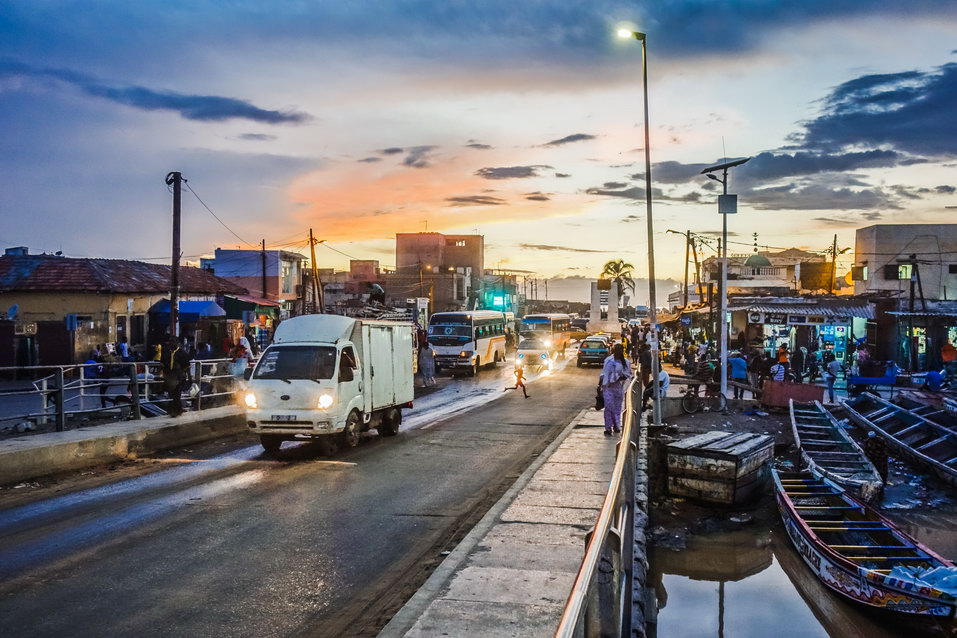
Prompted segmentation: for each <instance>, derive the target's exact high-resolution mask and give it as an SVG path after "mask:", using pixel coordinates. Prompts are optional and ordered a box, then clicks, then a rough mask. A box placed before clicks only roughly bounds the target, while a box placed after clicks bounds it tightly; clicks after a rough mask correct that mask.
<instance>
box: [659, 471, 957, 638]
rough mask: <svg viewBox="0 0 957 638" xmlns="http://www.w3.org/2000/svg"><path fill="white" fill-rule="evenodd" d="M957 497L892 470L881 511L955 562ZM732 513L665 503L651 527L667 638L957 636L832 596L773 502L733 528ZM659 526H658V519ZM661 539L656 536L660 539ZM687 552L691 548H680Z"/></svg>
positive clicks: (755, 509) (929, 480) (768, 501)
mask: <svg viewBox="0 0 957 638" xmlns="http://www.w3.org/2000/svg"><path fill="white" fill-rule="evenodd" d="M952 494H953V492H952V490H951V489H950V488H948V487H947V486H946V485H943V484H942V483H939V482H937V481H935V480H934V479H932V478H929V477H927V476H926V475H923V474H920V473H915V472H914V471H913V469H912V468H909V467H908V466H906V465H904V464H902V463H892V471H891V476H890V485H889V487H888V489H887V491H886V493H885V496H884V499H883V501H882V502H881V509H882V511H883V513H884V514H885V515H886V516H888V517H889V518H891V519H892V520H893V521H894V522H895V523H897V524H898V525H899V527H900V528H901V529H903V530H904V531H906V532H907V533H909V534H911V535H912V536H914V537H915V538H917V539H918V540H919V541H920V542H922V543H924V544H925V545H927V546H928V547H930V548H931V549H933V550H934V551H936V552H937V553H939V554H941V555H942V556H944V557H947V558H950V559H954V558H957V504H955V503H954V500H953V498H952ZM730 514H731V512H729V511H726V510H725V511H721V510H709V509H707V508H703V507H699V506H695V505H692V504H691V503H690V502H688V501H683V500H682V499H670V500H669V499H665V500H664V501H663V502H660V503H659V504H658V507H657V508H656V512H653V514H652V520H653V521H654V522H655V524H656V525H658V526H659V527H657V533H658V534H657V535H658V542H657V543H655V544H654V545H653V547H652V550H651V553H650V565H651V569H650V571H649V581H648V585H649V586H650V587H653V588H654V590H655V593H656V597H657V606H658V618H657V626H656V633H655V630H654V629H653V632H652V633H651V634H650V635H657V636H658V637H660V638H681V637H686V636H687V637H692V636H693V637H703V636H718V637H720V638H724V637H725V636H727V637H746V638H751V637H758V636H762V637H763V636H772V637H773V638H799V637H800V638H805V637H809V638H810V637H818V636H820V637H832V638H859V637H860V638H865V637H866V638H890V637H897V636H907V637H908V638H910V637H911V636H924V635H928V636H944V635H951V634H948V633H946V632H945V631H944V630H943V629H941V628H939V627H937V626H934V625H920V626H918V623H916V622H915V621H913V620H911V619H901V618H900V617H898V616H896V615H893V614H889V613H886V612H882V611H879V610H873V609H870V608H867V607H865V606H862V605H857V604H854V603H852V602H850V601H847V600H845V599H844V598H842V597H840V596H839V595H837V594H835V593H833V592H832V591H830V590H829V589H827V588H826V587H825V586H824V585H823V584H821V582H820V581H819V580H818V579H817V578H816V577H815V576H814V574H813V573H812V572H811V571H810V570H809V569H808V567H807V566H806V565H805V564H804V562H803V561H802V560H801V558H800V556H799V555H798V554H797V552H795V550H794V547H793V546H792V545H791V543H790V540H789V539H788V537H787V534H786V533H785V532H784V528H783V526H782V525H781V523H780V519H779V517H778V514H777V510H776V507H775V505H774V501H773V498H772V497H771V495H770V494H765V495H764V496H763V497H762V498H761V501H760V502H759V503H758V504H756V505H755V506H753V507H752V508H749V511H748V515H749V518H750V519H751V522H750V523H748V524H743V525H738V526H734V527H736V529H731V530H729V529H728V528H729V525H728V524H727V523H726V521H727V519H728V517H729V515H730ZM656 519H657V520H656ZM653 536H654V533H653ZM682 546H684V547H682Z"/></svg>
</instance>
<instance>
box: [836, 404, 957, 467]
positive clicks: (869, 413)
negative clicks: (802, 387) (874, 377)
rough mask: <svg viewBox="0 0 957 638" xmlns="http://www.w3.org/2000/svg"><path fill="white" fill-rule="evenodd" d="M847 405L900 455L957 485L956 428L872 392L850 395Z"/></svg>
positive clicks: (853, 415)
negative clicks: (851, 397) (953, 428)
mask: <svg viewBox="0 0 957 638" xmlns="http://www.w3.org/2000/svg"><path fill="white" fill-rule="evenodd" d="M844 407H845V408H846V409H847V414H848V416H849V417H850V418H851V420H852V421H853V422H854V423H856V424H857V425H858V426H860V427H862V428H865V429H867V430H873V431H874V432H876V433H877V434H878V435H879V436H881V437H883V438H884V440H885V441H887V445H888V447H889V448H890V449H891V450H893V451H894V453H895V454H896V455H897V456H900V457H902V458H905V459H908V460H909V461H912V462H914V463H916V464H918V465H923V466H924V467H927V468H929V469H930V470H932V471H933V472H934V473H935V474H936V475H937V476H939V477H940V478H941V479H943V480H944V481H946V482H948V483H950V484H951V485H957V433H955V432H954V431H953V430H951V429H949V428H945V427H944V426H942V425H939V424H937V423H934V422H933V421H929V420H928V419H926V418H924V417H922V416H920V415H919V414H915V413H914V412H913V411H911V410H906V409H904V408H902V407H901V406H899V405H895V404H894V403H892V402H890V401H888V400H886V399H882V398H881V397H878V396H875V395H873V394H871V393H869V392H864V393H863V394H861V395H860V396H857V397H854V398H853V399H847V400H846V401H844Z"/></svg>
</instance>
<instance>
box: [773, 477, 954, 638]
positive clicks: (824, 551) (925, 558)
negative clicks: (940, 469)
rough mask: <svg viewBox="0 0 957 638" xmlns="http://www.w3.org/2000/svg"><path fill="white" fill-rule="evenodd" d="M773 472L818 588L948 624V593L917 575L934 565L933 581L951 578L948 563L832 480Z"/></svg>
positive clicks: (794, 538) (788, 524)
mask: <svg viewBox="0 0 957 638" xmlns="http://www.w3.org/2000/svg"><path fill="white" fill-rule="evenodd" d="M772 476H773V478H774V487H775V496H776V498H777V503H778V510H779V511H780V513H781V519H782V520H783V522H784V528H785V530H786V531H787V534H788V537H789V538H790V539H791V542H792V543H793V544H794V547H795V549H796V550H797V552H798V554H800V556H801V558H803V559H804V562H805V563H806V564H807V565H808V567H810V568H811V571H812V572H814V574H815V575H816V576H817V577H818V579H820V580H821V582H822V583H824V585H826V586H827V587H828V588H830V589H832V590H834V591H835V592H837V593H839V594H841V595H843V596H845V597H847V598H849V599H851V600H854V601H856V602H859V603H863V604H865V605H870V606H872V607H878V608H882V609H887V610H889V611H894V612H898V613H902V614H913V615H917V616H927V617H931V618H933V619H935V620H946V621H949V622H950V623H953V620H954V611H955V609H957V598H955V596H954V590H953V589H952V588H950V587H947V586H945V585H939V586H938V585H931V584H928V582H925V581H924V580H923V578H924V575H927V576H926V577H927V578H931V574H932V572H931V570H935V569H936V568H941V569H936V571H935V572H933V575H934V578H935V579H938V580H935V581H934V582H939V579H940V577H941V576H942V575H946V576H952V577H953V579H957V568H955V567H954V565H953V563H951V562H950V561H948V560H946V559H944V558H942V557H940V556H938V555H937V554H935V553H934V552H932V551H931V550H930V549H928V548H926V547H924V546H923V545H921V544H920V543H918V542H917V541H916V540H914V539H913V538H911V537H910V536H908V535H907V534H905V533H904V532H902V531H900V530H899V529H897V528H896V527H894V525H893V524H892V523H891V522H890V521H888V520H887V519H886V518H884V517H883V516H881V515H880V514H878V513H877V512H876V511H875V510H874V509H872V508H870V507H868V506H867V505H865V504H864V502H863V501H860V500H858V499H856V498H854V497H853V496H851V495H850V494H848V493H847V492H845V490H844V489H843V488H841V487H840V486H838V485H837V484H836V483H834V482H832V481H829V480H827V479H822V478H818V477H815V476H814V475H813V474H811V473H810V472H778V471H777V470H772ZM945 589H947V591H945Z"/></svg>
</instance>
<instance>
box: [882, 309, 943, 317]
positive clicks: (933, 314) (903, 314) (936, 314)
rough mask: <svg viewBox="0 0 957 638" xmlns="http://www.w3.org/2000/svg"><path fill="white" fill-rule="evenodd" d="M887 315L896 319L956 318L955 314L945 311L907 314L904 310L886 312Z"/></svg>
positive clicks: (918, 311)
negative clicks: (894, 316)
mask: <svg viewBox="0 0 957 638" xmlns="http://www.w3.org/2000/svg"><path fill="white" fill-rule="evenodd" d="M887 314H889V315H896V316H898V317H955V318H957V312H947V311H946V310H915V311H914V312H907V311H906V310H900V311H897V310H893V311H891V312H888V313H887Z"/></svg>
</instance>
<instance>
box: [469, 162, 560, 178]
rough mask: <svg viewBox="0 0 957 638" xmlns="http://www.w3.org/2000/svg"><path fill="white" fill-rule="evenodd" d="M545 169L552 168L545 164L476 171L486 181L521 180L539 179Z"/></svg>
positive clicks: (496, 167)
mask: <svg viewBox="0 0 957 638" xmlns="http://www.w3.org/2000/svg"><path fill="white" fill-rule="evenodd" d="M543 168H551V166H545V165H544V164H533V165H531V166H487V167H485V168H480V169H478V170H477V171H475V174H476V175H478V176H479V177H484V178H485V179H520V178H526V177H538V175H539V173H538V171H539V170H540V169H543Z"/></svg>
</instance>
